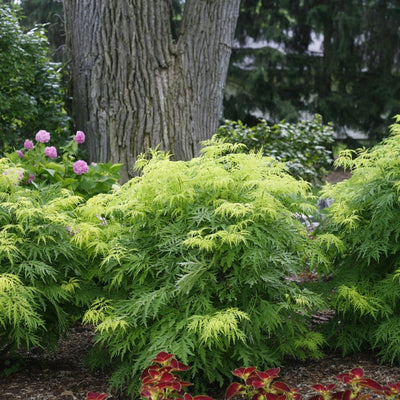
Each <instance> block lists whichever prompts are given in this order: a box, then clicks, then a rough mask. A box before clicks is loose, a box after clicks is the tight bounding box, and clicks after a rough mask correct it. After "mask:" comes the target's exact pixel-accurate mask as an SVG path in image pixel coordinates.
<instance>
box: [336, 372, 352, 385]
mask: <svg viewBox="0 0 400 400" xmlns="http://www.w3.org/2000/svg"><path fill="white" fill-rule="evenodd" d="M335 378H336V379H339V380H340V381H342V382H343V383H349V382H350V380H351V378H352V375H350V374H349V373H348V372H345V373H343V374H339V375H336V377H335Z"/></svg>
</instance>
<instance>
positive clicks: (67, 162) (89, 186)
mask: <svg viewBox="0 0 400 400" xmlns="http://www.w3.org/2000/svg"><path fill="white" fill-rule="evenodd" d="M50 140H51V134H50V132H47V131H45V130H43V129H42V130H40V131H38V132H37V133H36V135H35V142H36V143H34V142H33V141H31V140H30V139H26V140H25V142H24V147H23V148H22V149H19V150H17V151H16V152H15V153H11V154H7V156H8V158H9V159H10V160H11V161H12V162H14V164H15V166H16V167H17V168H20V169H21V171H23V177H22V178H21V179H20V180H19V181H20V182H21V184H24V185H27V186H28V187H33V188H36V189H37V188H39V187H43V186H44V185H48V184H53V183H58V184H60V185H61V186H62V187H65V188H69V189H71V190H73V191H74V192H76V193H79V194H82V195H84V196H86V197H90V196H93V195H95V194H98V193H104V192H108V191H109V190H110V188H111V186H112V185H113V184H115V183H116V182H117V181H118V179H119V178H120V176H119V170H120V167H121V165H120V164H113V165H112V164H109V163H108V164H92V165H91V166H90V167H89V166H88V164H87V163H86V161H84V160H77V161H75V160H76V154H77V153H78V145H80V144H82V143H84V142H85V134H84V132H82V131H78V132H76V134H75V136H74V137H73V140H71V141H70V142H69V143H68V144H67V145H66V146H64V147H61V148H60V149H59V150H58V149H57V148H56V147H54V146H46V145H45V144H48V143H49V142H50ZM59 153H60V155H59Z"/></svg>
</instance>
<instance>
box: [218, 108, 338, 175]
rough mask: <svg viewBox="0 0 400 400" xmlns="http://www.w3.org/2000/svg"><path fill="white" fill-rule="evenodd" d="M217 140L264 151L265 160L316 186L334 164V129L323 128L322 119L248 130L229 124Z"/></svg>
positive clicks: (264, 124)
mask: <svg viewBox="0 0 400 400" xmlns="http://www.w3.org/2000/svg"><path fill="white" fill-rule="evenodd" d="M217 137H220V138H224V139H225V140H227V141H228V142H231V143H243V144H245V145H246V147H247V149H249V150H256V151H259V150H262V152H263V154H264V155H265V156H271V157H274V158H275V159H276V160H279V161H282V162H284V163H286V166H287V168H288V170H289V172H290V173H291V174H292V175H293V176H295V177H300V178H303V179H305V180H307V181H309V182H312V183H320V182H321V180H322V178H323V177H324V176H325V175H326V173H327V170H326V169H327V168H330V167H331V165H332V162H333V158H332V151H331V147H332V144H333V128H332V126H331V125H323V123H322V117H321V116H320V115H315V116H314V117H313V118H312V119H311V120H310V121H300V122H298V123H295V124H290V123H287V122H284V121H283V122H280V123H279V124H276V125H269V124H268V122H267V121H265V120H261V121H260V123H259V124H257V125H255V126H253V127H248V126H246V125H244V124H242V122H240V121H237V122H235V121H226V122H225V124H224V125H223V126H221V127H220V128H219V129H218V131H217Z"/></svg>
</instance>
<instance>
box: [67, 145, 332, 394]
mask: <svg viewBox="0 0 400 400" xmlns="http://www.w3.org/2000/svg"><path fill="white" fill-rule="evenodd" d="M240 149H241V146H239V145H232V144H228V143H225V144H222V143H218V142H211V143H209V144H208V146H206V147H205V148H204V150H203V154H202V156H201V157H198V158H194V159H192V160H191V161H188V162H183V161H178V162H173V161H170V160H169V159H168V156H167V155H165V154H163V153H158V152H154V154H153V157H152V159H151V160H150V161H146V160H145V159H140V160H139V161H138V162H137V164H136V165H137V168H140V169H141V170H142V176H141V177H137V178H134V179H133V180H131V181H130V182H128V183H127V184H125V185H123V186H122V187H121V188H120V189H119V190H117V191H115V192H114V193H113V194H109V195H98V196H95V197H93V198H91V199H90V200H88V202H87V204H85V205H83V206H82V207H80V209H79V213H80V215H81V221H80V222H78V224H77V225H76V226H75V228H74V229H76V230H78V229H79V233H78V234H76V235H75V236H74V237H73V241H74V242H75V243H77V244H79V245H81V246H82V249H83V250H84V251H85V252H88V254H90V255H91V257H92V264H93V272H92V274H93V276H94V277H95V278H96V279H97V280H99V281H100V282H101V283H102V284H103V285H105V288H106V291H108V296H107V297H105V298H99V299H98V300H97V301H96V302H95V303H94V304H93V306H92V308H91V309H90V310H89V311H88V312H87V314H86V317H85V321H86V322H91V323H94V324H95V325H96V330H97V339H96V341H97V345H98V346H99V352H98V354H97V359H96V358H94V359H93V360H94V361H93V362H94V363H96V365H101V364H102V363H103V364H104V363H111V364H113V367H114V368H115V374H114V376H113V382H114V384H117V385H123V384H124V383H126V382H128V383H130V384H131V389H132V388H135V387H136V385H137V376H138V374H140V372H141V370H142V369H143V368H144V367H146V366H147V365H148V363H149V362H150V361H151V359H152V358H153V357H154V354H157V353H158V352H159V351H162V350H164V351H168V352H171V353H173V354H177V355H178V356H179V358H180V359H181V360H182V361H183V362H185V363H189V364H190V365H191V373H192V375H196V379H195V381H196V382H200V380H201V377H202V378H203V381H202V382H203V383H204V382H213V381H219V382H222V381H223V379H224V377H227V376H228V377H229V376H230V371H231V370H232V369H233V368H235V367H237V365H253V364H256V365H258V366H260V368H262V367H266V366H267V365H271V364H276V363H279V362H281V361H282V358H283V357H284V356H285V355H288V354H290V355H292V356H294V357H298V358H305V357H318V356H319V355H320V350H319V347H320V345H321V344H322V342H323V338H322V336H321V335H320V334H317V333H315V332H311V331H310V330H309V327H308V325H307V322H308V320H309V316H310V313H311V310H315V309H316V308H317V309H318V307H320V306H321V305H322V303H323V302H322V300H321V298H320V297H319V296H316V295H315V294H314V293H312V292H311V291H309V290H307V289H302V288H300V287H299V286H297V285H296V283H295V282H294V281H293V280H291V279H289V278H290V277H293V276H294V275H295V274H296V273H297V272H299V271H301V270H302V269H303V268H305V267H306V266H307V265H308V264H309V263H310V262H311V260H314V261H315V262H320V263H324V262H325V261H326V260H325V259H324V258H323V254H319V253H318V249H317V242H316V241H314V240H312V239H310V237H309V236H308V234H307V231H306V229H305V227H304V225H302V224H301V223H300V222H299V220H298V218H297V214H296V213H303V212H307V213H310V212H312V211H313V207H312V206H310V203H309V201H310V195H309V192H308V189H309V185H308V184H307V183H306V182H305V181H297V180H295V179H294V178H293V177H291V176H290V175H289V174H288V173H287V172H286V171H285V168H284V165H283V164H281V163H279V162H277V161H276V160H274V159H273V158H267V157H263V156H262V155H261V154H245V153H243V152H240ZM320 240H322V239H320ZM107 357H108V360H107Z"/></svg>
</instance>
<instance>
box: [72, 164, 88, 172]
mask: <svg viewBox="0 0 400 400" xmlns="http://www.w3.org/2000/svg"><path fill="white" fill-rule="evenodd" d="M72 168H73V170H74V172H75V173H76V174H77V175H82V174H86V173H88V172H89V166H88V165H87V162H86V161H84V160H78V161H75V162H74V165H73V166H72Z"/></svg>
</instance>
